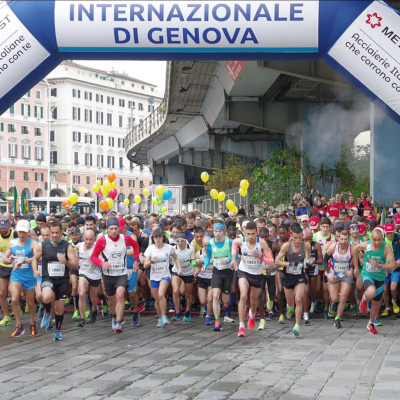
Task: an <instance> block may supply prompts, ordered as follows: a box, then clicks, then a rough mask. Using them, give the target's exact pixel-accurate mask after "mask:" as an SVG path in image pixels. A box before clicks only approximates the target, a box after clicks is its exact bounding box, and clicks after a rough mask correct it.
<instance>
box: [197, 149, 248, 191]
mask: <svg viewBox="0 0 400 400" xmlns="http://www.w3.org/2000/svg"><path fill="white" fill-rule="evenodd" d="M252 168H254V165H251V164H247V165H246V164H243V161H242V160H241V158H240V157H238V156H235V155H231V156H230V157H229V158H228V161H227V163H226V166H225V168H219V167H218V166H216V167H215V168H214V171H213V172H212V174H211V175H210V178H209V179H208V181H207V183H206V185H205V188H206V190H207V191H210V190H211V189H216V190H218V192H222V191H225V190H228V189H232V188H235V187H239V186H240V181H241V180H242V179H247V180H248V181H249V184H250V185H251V184H252V183H253V181H252V178H251V176H250V174H249V171H250V170H251V169H252Z"/></svg>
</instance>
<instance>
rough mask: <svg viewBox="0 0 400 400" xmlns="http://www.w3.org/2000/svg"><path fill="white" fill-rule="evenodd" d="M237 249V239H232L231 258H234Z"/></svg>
mask: <svg viewBox="0 0 400 400" xmlns="http://www.w3.org/2000/svg"><path fill="white" fill-rule="evenodd" d="M238 251H239V245H238V243H237V241H236V240H234V241H233V243H232V260H235V259H236V254H237V253H238Z"/></svg>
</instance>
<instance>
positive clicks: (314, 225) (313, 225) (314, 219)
mask: <svg viewBox="0 0 400 400" xmlns="http://www.w3.org/2000/svg"><path fill="white" fill-rule="evenodd" d="M318 224H319V218H318V217H311V218H310V228H311V229H316V228H317V227H318Z"/></svg>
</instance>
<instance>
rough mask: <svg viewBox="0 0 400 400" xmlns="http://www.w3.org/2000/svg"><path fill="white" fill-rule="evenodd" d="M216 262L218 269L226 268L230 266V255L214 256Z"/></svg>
mask: <svg viewBox="0 0 400 400" xmlns="http://www.w3.org/2000/svg"><path fill="white" fill-rule="evenodd" d="M214 262H215V268H217V269H226V268H228V267H229V258H228V257H219V258H214Z"/></svg>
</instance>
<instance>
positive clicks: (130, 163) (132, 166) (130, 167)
mask: <svg viewBox="0 0 400 400" xmlns="http://www.w3.org/2000/svg"><path fill="white" fill-rule="evenodd" d="M133 168H134V165H133V162H132V161H129V169H130V170H131V171H132V170H133Z"/></svg>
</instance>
